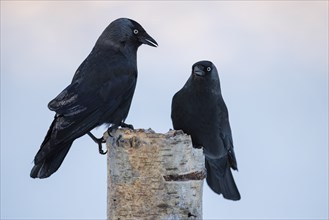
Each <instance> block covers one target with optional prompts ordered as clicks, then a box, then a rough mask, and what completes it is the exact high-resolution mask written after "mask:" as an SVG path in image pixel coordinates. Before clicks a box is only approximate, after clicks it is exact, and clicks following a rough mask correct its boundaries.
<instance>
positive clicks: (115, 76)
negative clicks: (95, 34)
mask: <svg viewBox="0 0 329 220" xmlns="http://www.w3.org/2000/svg"><path fill="white" fill-rule="evenodd" d="M142 44H148V45H150V46H153V47H156V46H157V45H158V44H157V42H156V41H155V40H154V39H153V38H152V37H151V36H149V35H148V34H147V33H146V31H145V30H144V29H143V27H142V26H141V25H140V24H138V23H137V22H136V21H133V20H131V19H128V18H119V19H117V20H115V21H113V22H112V23H110V24H109V26H108V27H107V28H106V29H105V30H104V31H103V33H102V34H101V35H100V37H99V38H98V40H97V41H96V44H95V46H94V48H93V49H92V51H91V52H90V54H89V55H88V57H87V58H86V59H85V60H84V61H83V62H82V64H81V65H80V66H79V68H78V69H77V71H76V72H75V75H74V77H73V80H72V82H71V84H70V85H69V86H67V87H66V88H65V89H64V90H63V91H62V92H61V93H60V94H59V95H58V96H57V97H56V98H55V99H53V100H52V101H50V102H49V104H48V108H49V109H50V110H52V111H55V112H56V114H55V118H54V120H53V122H52V123H51V125H50V128H49V130H48V132H47V134H46V137H45V139H44V141H43V142H42V144H41V147H40V150H39V151H38V153H37V154H36V156H35V158H34V164H35V165H34V167H33V168H32V170H31V174H30V176H31V177H32V178H46V177H49V176H50V175H51V174H53V173H54V172H56V171H57V170H58V168H59V167H60V165H61V164H62V162H63V160H64V158H65V156H66V154H67V152H68V151H69V149H70V147H71V145H72V143H73V141H74V140H75V139H77V138H79V137H81V136H83V135H85V134H88V135H89V136H90V137H92V138H93V140H94V141H96V142H97V143H98V144H99V150H100V153H103V152H102V149H101V143H102V142H104V140H102V138H100V139H97V138H95V137H94V136H93V135H92V134H91V133H90V131H91V130H92V129H93V128H95V127H97V126H100V125H102V124H107V125H108V126H111V127H110V128H109V129H115V128H117V127H118V126H122V127H131V128H132V126H131V125H127V124H125V123H124V121H125V119H126V117H127V115H128V111H129V108H130V104H131V100H132V97H133V94H134V91H135V86H136V80H137V59H136V57H137V49H138V47H139V46H141V45H142Z"/></svg>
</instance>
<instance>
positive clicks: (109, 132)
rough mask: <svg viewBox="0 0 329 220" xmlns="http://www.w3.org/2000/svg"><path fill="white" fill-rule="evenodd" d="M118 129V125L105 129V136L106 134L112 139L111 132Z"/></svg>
mask: <svg viewBox="0 0 329 220" xmlns="http://www.w3.org/2000/svg"><path fill="white" fill-rule="evenodd" d="M118 127H119V126H118V125H112V126H111V127H109V128H108V129H107V134H108V135H109V136H110V137H113V136H112V135H111V133H112V131H114V130H116V129H118Z"/></svg>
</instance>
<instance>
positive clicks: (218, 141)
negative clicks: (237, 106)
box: [171, 61, 240, 200]
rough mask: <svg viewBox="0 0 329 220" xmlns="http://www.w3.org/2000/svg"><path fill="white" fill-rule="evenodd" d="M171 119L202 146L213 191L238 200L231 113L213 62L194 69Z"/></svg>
mask: <svg viewBox="0 0 329 220" xmlns="http://www.w3.org/2000/svg"><path fill="white" fill-rule="evenodd" d="M171 118H172V122H173V126H174V129H175V130H183V131H184V132H185V133H187V134H189V135H191V138H192V144H193V146H194V147H196V148H201V147H203V151H204V154H205V165H206V169H207V183H208V185H209V186H210V188H211V189H212V190H213V191H214V192H216V193H217V194H223V196H224V198H226V199H230V200H239V199H240V193H239V191H238V188H237V186H236V184H235V182H234V179H233V176H232V173H231V169H230V168H232V169H233V170H237V163H236V159H235V155H234V150H233V140H232V133H231V128H230V123H229V118H228V111H227V108H226V105H225V103H224V100H223V97H222V94H221V88H220V82H219V77H218V73H217V69H216V67H215V65H214V64H213V63H211V62H210V61H200V62H197V63H195V64H194V65H193V66H192V74H191V76H190V78H189V79H188V81H187V82H186V84H185V85H184V87H183V88H182V89H181V90H179V91H178V92H177V93H176V94H175V95H174V97H173V99H172V106H171Z"/></svg>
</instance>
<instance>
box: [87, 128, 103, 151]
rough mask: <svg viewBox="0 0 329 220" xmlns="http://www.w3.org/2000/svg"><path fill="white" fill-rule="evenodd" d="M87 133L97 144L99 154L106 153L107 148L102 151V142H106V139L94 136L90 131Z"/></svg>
mask: <svg viewBox="0 0 329 220" xmlns="http://www.w3.org/2000/svg"><path fill="white" fill-rule="evenodd" d="M87 134H88V135H89V137H91V139H93V141H95V143H96V144H98V151H99V153H100V154H103V155H104V154H106V153H107V150H106V151H103V149H102V143H106V141H105V140H104V138H103V137H101V138H96V137H95V136H94V135H93V134H92V133H91V132H88V133H87Z"/></svg>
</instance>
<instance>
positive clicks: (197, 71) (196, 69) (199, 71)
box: [193, 66, 205, 76]
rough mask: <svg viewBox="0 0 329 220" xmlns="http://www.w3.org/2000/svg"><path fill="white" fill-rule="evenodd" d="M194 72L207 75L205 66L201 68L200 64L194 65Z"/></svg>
mask: <svg viewBox="0 0 329 220" xmlns="http://www.w3.org/2000/svg"><path fill="white" fill-rule="evenodd" d="M193 73H194V74H196V75H198V76H204V75H205V72H204V70H203V68H200V67H199V66H194V68H193Z"/></svg>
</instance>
